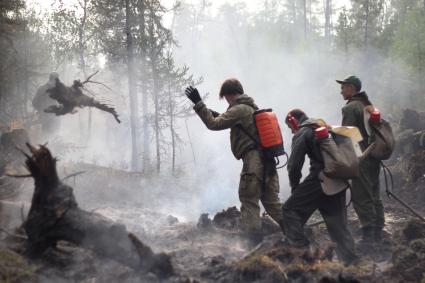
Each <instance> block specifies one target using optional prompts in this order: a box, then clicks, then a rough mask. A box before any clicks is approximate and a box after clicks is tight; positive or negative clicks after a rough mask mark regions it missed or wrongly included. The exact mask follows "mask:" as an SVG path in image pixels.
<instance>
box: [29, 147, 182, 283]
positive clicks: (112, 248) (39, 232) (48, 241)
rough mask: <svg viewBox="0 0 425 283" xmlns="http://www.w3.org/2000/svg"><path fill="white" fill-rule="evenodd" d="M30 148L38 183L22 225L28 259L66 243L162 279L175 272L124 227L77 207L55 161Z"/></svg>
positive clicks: (44, 152) (43, 151)
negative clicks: (26, 239) (59, 243)
mask: <svg viewBox="0 0 425 283" xmlns="http://www.w3.org/2000/svg"><path fill="white" fill-rule="evenodd" d="M27 146H28V148H29V150H30V152H31V154H32V156H29V155H27V160H26V164H27V167H28V170H29V171H30V173H31V176H32V177H33V178H34V183H35V188H34V194H33V197H32V201H31V207H30V210H29V213H28V217H27V220H26V221H25V223H24V229H25V232H26V233H27V236H28V242H27V248H26V254H27V255H28V256H30V257H33V258H37V257H41V256H42V255H43V253H44V251H45V250H46V249H47V248H49V247H54V246H56V244H57V242H58V241H63V240H64V241H68V242H71V243H74V244H76V245H81V246H82V247H84V248H87V249H91V250H93V251H94V252H95V253H96V254H97V255H99V256H102V257H108V258H112V259H114V260H116V261H118V262H120V263H122V264H124V265H127V266H129V267H131V268H133V269H135V270H140V271H142V272H149V271H150V272H153V273H155V274H156V275H158V276H160V277H168V276H170V275H172V274H173V273H174V271H173V267H172V265H171V261H170V258H169V256H167V255H165V254H154V253H153V252H152V250H151V249H150V247H148V246H146V245H144V244H143V243H142V242H141V241H140V240H139V239H138V238H137V237H136V236H135V235H133V234H131V233H128V232H127V230H126V228H125V226H124V225H122V224H117V223H114V222H112V221H110V220H108V219H106V218H105V217H103V216H101V215H99V214H96V213H92V212H87V211H84V210H82V209H80V208H78V204H77V202H76V200H75V196H74V194H73V189H72V188H71V187H70V186H68V185H65V184H63V183H62V182H61V181H60V180H59V177H58V175H57V170H56V159H54V158H53V157H52V155H51V153H50V151H49V150H48V149H47V148H46V147H44V146H41V147H40V148H38V149H36V148H34V147H33V146H31V145H30V144H29V143H27Z"/></svg>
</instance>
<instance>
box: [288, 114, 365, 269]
mask: <svg viewBox="0 0 425 283" xmlns="http://www.w3.org/2000/svg"><path fill="white" fill-rule="evenodd" d="M285 122H286V124H287V125H288V127H289V128H290V129H291V131H292V133H293V134H294V136H293V138H292V147H291V154H290V157H289V160H288V166H287V169H288V177H289V184H290V186H291V196H290V197H289V198H288V200H287V201H286V202H285V203H284V204H283V208H282V211H283V229H284V234H286V241H287V243H288V244H290V245H292V246H295V247H298V248H304V247H308V246H309V244H310V242H309V240H308V239H307V237H306V236H305V235H304V230H303V229H304V228H303V227H304V224H305V223H306V222H307V220H308V219H309V218H310V216H311V215H312V214H313V212H314V211H316V210H317V209H318V210H319V212H320V214H321V215H322V217H323V219H324V220H325V223H326V227H327V229H328V232H329V235H330V237H331V239H332V240H333V241H334V242H335V243H336V245H337V247H336V252H337V255H338V257H339V258H340V259H341V260H343V261H344V262H346V263H352V262H354V261H356V260H357V256H356V254H355V252H354V240H353V238H352V236H351V234H350V232H349V231H348V228H347V223H346V217H345V190H344V191H341V192H339V193H337V194H334V195H331V196H329V195H326V194H325V193H324V192H323V190H322V185H321V181H320V178H319V174H320V172H321V171H322V170H323V168H324V163H323V160H322V156H321V153H320V147H319V144H318V143H317V141H316V139H315V134H314V129H315V128H316V127H317V121H316V120H314V119H310V118H308V117H307V115H306V114H305V113H304V112H303V111H302V110H300V109H294V110H291V111H290V112H289V113H288V115H287V117H286V119H285ZM306 156H308V158H309V160H310V172H309V174H308V175H307V176H306V177H305V178H304V180H303V181H302V182H301V177H302V173H301V171H302V168H303V165H304V161H305V157H306Z"/></svg>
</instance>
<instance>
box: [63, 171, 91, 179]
mask: <svg viewBox="0 0 425 283" xmlns="http://www.w3.org/2000/svg"><path fill="white" fill-rule="evenodd" d="M84 173H86V171H79V172H75V173H72V174H70V175H68V176H66V177H65V178H63V179H62V181H65V180H66V179H69V178H72V177H75V176H78V175H81V174H84Z"/></svg>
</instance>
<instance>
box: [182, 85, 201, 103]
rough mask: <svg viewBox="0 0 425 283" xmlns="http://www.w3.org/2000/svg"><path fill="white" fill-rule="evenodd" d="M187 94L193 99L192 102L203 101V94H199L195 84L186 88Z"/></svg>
mask: <svg viewBox="0 0 425 283" xmlns="http://www.w3.org/2000/svg"><path fill="white" fill-rule="evenodd" d="M185 93H186V96H187V97H188V98H189V99H190V100H192V102H193V103H194V104H196V103H198V102H199V101H201V96H200V95H199V92H198V90H197V89H196V88H194V87H193V86H189V87H187V88H186V90H185Z"/></svg>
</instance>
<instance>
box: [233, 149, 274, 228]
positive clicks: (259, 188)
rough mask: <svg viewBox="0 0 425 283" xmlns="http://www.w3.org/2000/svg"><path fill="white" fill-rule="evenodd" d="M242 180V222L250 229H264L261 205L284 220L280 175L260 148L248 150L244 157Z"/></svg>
mask: <svg viewBox="0 0 425 283" xmlns="http://www.w3.org/2000/svg"><path fill="white" fill-rule="evenodd" d="M242 160H243V168H242V172H241V179H240V183H239V200H240V202H241V214H242V224H243V226H244V228H245V229H246V230H247V231H258V230H260V229H261V217H260V205H259V201H261V203H262V204H263V206H264V209H265V210H266V212H267V213H268V214H269V215H270V217H271V218H273V220H275V221H276V222H277V223H278V224H280V223H281V221H282V204H281V202H280V200H279V176H278V174H277V170H276V162H275V161H274V159H263V158H262V157H261V155H260V152H259V151H258V150H251V151H248V152H247V153H246V154H245V155H244V156H243V158H242Z"/></svg>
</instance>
